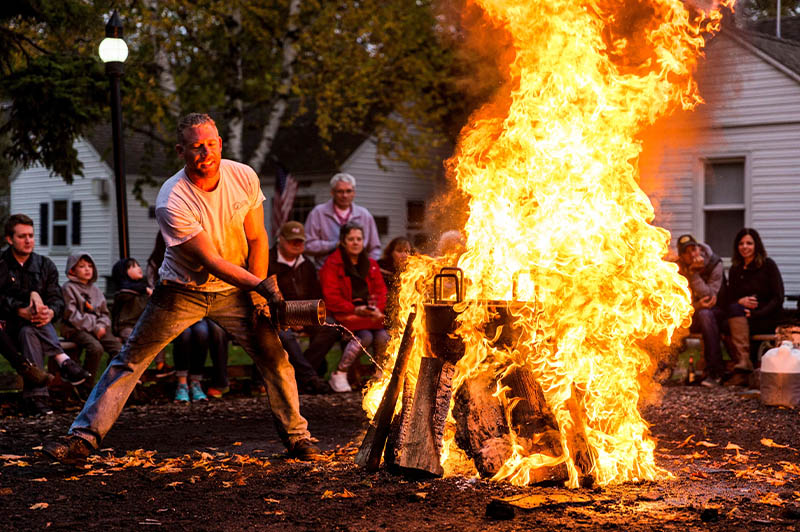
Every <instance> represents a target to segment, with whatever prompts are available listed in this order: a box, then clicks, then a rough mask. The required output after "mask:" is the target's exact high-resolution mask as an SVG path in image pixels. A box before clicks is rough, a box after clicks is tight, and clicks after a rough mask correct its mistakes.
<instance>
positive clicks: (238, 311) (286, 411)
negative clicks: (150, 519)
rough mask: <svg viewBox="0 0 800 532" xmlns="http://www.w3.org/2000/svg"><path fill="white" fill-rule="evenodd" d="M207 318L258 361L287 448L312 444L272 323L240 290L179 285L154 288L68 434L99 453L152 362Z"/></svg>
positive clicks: (292, 377) (273, 413)
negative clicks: (300, 442) (307, 441)
mask: <svg viewBox="0 0 800 532" xmlns="http://www.w3.org/2000/svg"><path fill="white" fill-rule="evenodd" d="M203 318H210V319H212V320H214V321H215V322H216V323H217V324H219V325H220V326H221V327H222V328H223V329H225V331H227V333H228V334H230V335H231V337H232V338H233V340H234V341H236V342H237V343H238V344H239V345H240V346H242V348H243V349H244V350H245V351H246V352H247V354H248V355H250V357H251V358H252V359H253V360H254V361H255V363H256V365H257V366H258V368H259V370H260V371H261V373H262V375H264V379H265V381H266V384H267V397H268V400H269V405H270V408H271V409H272V415H273V418H274V419H275V422H276V426H277V428H278V433H279V435H280V437H281V439H282V440H283V442H284V444H286V445H287V446H289V445H291V444H294V442H296V441H298V440H301V439H304V438H308V437H309V436H310V434H309V432H308V423H307V422H306V420H305V419H304V418H303V416H301V415H300V409H299V400H298V396H297V384H296V383H295V380H294V370H293V369H292V365H291V364H290V363H289V357H288V356H287V354H286V351H284V350H283V348H282V347H281V344H280V340H279V339H278V335H277V333H276V330H275V327H274V326H273V325H272V323H271V321H270V320H269V319H267V318H263V317H256V315H255V312H254V307H253V303H252V301H251V299H250V296H249V294H248V293H247V292H245V291H243V290H239V289H232V290H228V291H225V292H202V291H198V290H191V289H187V288H183V287H179V286H175V285H159V286H157V287H156V289H155V291H154V292H153V295H152V296H151V298H150V300H149V301H148V303H147V307H146V308H145V310H144V312H142V315H141V316H140V317H139V321H138V322H137V323H136V327H134V329H133V332H132V333H131V336H130V338H128V341H127V342H126V343H125V345H124V346H123V348H122V351H120V353H119V355H117V356H116V357H114V359H113V360H111V363H110V364H109V365H108V367H107V368H106V371H105V372H104V373H103V375H102V376H101V377H100V380H99V381H98V382H97V385H95V387H94V389H93V390H92V393H91V394H90V395H89V399H88V400H87V401H86V404H85V405H84V406H83V410H81V413H80V414H78V417H77V418H75V421H74V422H73V423H72V426H71V427H70V430H69V431H70V434H74V435H76V436H79V437H81V438H83V439H85V440H86V441H87V442H88V443H89V444H90V445H91V446H92V447H93V448H95V449H96V448H97V447H98V446H99V445H100V442H101V441H102V439H103V438H104V437H105V436H106V434H108V431H109V430H111V427H112V426H113V425H114V422H115V421H116V420H117V418H118V417H119V414H120V412H122V408H123V407H124V406H125V402H126V401H127V400H128V396H129V395H130V394H131V392H132V391H133V389H134V387H135V386H136V382H137V381H138V380H139V377H140V376H141V375H142V373H144V370H145V369H147V366H149V365H150V362H151V361H152V360H153V358H155V356H156V355H157V354H158V352H159V351H160V350H161V349H163V348H164V346H166V345H167V344H168V343H169V342H171V341H172V340H173V339H175V338H176V337H177V336H178V335H179V334H180V333H181V332H182V331H183V330H184V329H186V328H187V327H189V326H190V325H192V324H194V323H196V322H197V321H199V320H201V319H203Z"/></svg>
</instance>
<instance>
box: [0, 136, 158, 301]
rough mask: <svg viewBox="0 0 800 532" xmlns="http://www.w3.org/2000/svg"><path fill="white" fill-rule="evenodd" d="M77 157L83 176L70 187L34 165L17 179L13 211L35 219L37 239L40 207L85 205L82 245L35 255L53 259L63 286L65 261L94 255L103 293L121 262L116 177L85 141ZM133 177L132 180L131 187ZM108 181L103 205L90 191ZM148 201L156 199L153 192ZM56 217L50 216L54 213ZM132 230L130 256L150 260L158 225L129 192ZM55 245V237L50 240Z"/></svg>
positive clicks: (46, 249) (40, 250) (13, 184)
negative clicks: (61, 201)
mask: <svg viewBox="0 0 800 532" xmlns="http://www.w3.org/2000/svg"><path fill="white" fill-rule="evenodd" d="M75 148H76V149H77V150H78V158H79V159H80V160H81V162H82V163H83V174H84V177H76V178H75V180H74V181H73V183H72V184H71V185H68V184H66V183H65V182H64V181H63V180H62V179H61V178H60V177H58V176H53V175H52V174H51V172H50V170H48V169H46V168H44V167H41V166H34V167H31V168H28V169H26V170H23V171H21V172H20V173H19V174H17V175H16V176H15V177H14V178H13V180H12V182H11V187H10V188H11V193H10V197H11V209H10V212H12V213H16V212H21V213H25V214H27V215H29V216H30V217H31V218H32V219H33V223H34V228H35V230H36V234H38V233H39V228H40V220H39V204H40V203H43V202H46V201H50V200H53V199H68V200H70V201H80V202H81V244H80V246H66V247H61V248H56V247H53V246H52V245H51V246H41V245H38V244H37V247H36V252H37V253H41V254H42V255H46V256H48V257H50V258H51V259H52V260H53V262H54V263H55V264H56V267H57V268H58V270H59V275H60V282H61V283H62V284H63V283H64V282H66V280H67V278H66V273H65V271H64V270H65V268H66V263H67V257H68V256H69V255H70V254H72V253H75V252H77V251H85V252H88V253H89V254H91V255H92V257H93V258H94V260H95V263H96V265H97V271H98V274H99V278H98V286H99V287H100V289H101V290H105V287H106V282H105V278H104V276H105V275H110V274H111V267H112V266H113V264H114V262H115V261H116V260H117V258H118V246H117V222H116V207H115V204H114V183H113V172H112V171H111V169H110V168H109V167H108V165H107V164H105V162H104V161H103V160H102V159H101V158H100V156H99V155H98V154H97V152H96V151H95V150H94V148H93V147H92V146H91V145H90V144H89V143H88V142H86V141H85V140H79V141H77V142H76V143H75ZM135 178H136V177H135V176H129V177H128V182H130V183H132V182H133V180H135ZM94 179H102V180H106V181H107V184H106V190H107V192H108V195H107V198H106V199H105V200H102V199H100V198H99V197H98V196H97V195H96V194H95V193H94V192H93V191H92V180H94ZM147 196H149V197H152V198H153V199H154V198H155V195H154V192H153V191H152V190H150V191H148V193H147ZM50 216H51V217H52V212H51V213H50ZM128 217H129V221H128V231H129V233H130V239H131V242H130V248H131V255H132V256H133V257H136V258H137V259H138V260H140V261H146V260H147V256H148V255H149V254H150V251H151V250H152V246H153V241H154V239H155V230H156V224H155V220H148V219H147V208H145V207H142V206H141V205H139V203H138V202H137V201H136V200H135V199H133V195H132V193H131V192H130V186H129V191H128ZM50 238H51V242H52V235H51V237H50Z"/></svg>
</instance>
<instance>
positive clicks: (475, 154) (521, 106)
mask: <svg viewBox="0 0 800 532" xmlns="http://www.w3.org/2000/svg"><path fill="white" fill-rule="evenodd" d="M472 1H474V3H475V4H476V5H477V6H479V7H480V8H481V9H483V11H484V13H485V17H486V18H487V19H489V20H490V22H491V25H493V26H494V27H501V28H503V29H504V30H505V31H506V32H507V33H508V34H509V36H510V42H512V43H513V52H514V53H513V54H510V55H511V57H512V59H513V60H512V62H511V63H510V64H509V65H508V66H507V68H508V72H507V73H506V75H507V79H508V84H507V90H505V91H500V92H499V93H498V95H497V97H496V98H495V99H494V101H492V102H490V103H488V104H487V105H485V106H484V107H483V108H482V109H481V110H479V111H478V112H476V113H475V114H474V116H473V117H472V118H471V119H470V121H469V124H468V125H467V126H466V127H465V128H464V129H463V131H462V133H461V138H460V141H459V144H458V147H457V150H456V154H455V155H454V156H453V157H452V158H451V159H450V160H449V161H448V163H447V166H448V170H449V174H450V177H451V178H453V180H454V181H455V183H456V184H457V186H458V187H459V189H460V190H461V191H462V192H463V193H464V194H465V195H466V196H467V197H468V198H469V219H468V221H467V223H466V225H465V227H464V228H463V230H464V234H465V235H466V240H467V243H466V251H465V252H464V253H463V254H462V255H460V257H453V256H450V257H444V258H438V259H434V258H431V257H426V256H421V257H414V258H412V260H411V261H410V262H409V266H408V268H407V270H406V272H405V273H404V275H403V281H402V289H401V295H400V304H401V309H402V310H401V311H400V321H402V320H403V319H404V318H405V317H406V316H407V315H408V312H409V310H410V308H411V306H412V305H416V307H417V309H418V310H421V309H422V304H423V303H424V302H426V301H428V299H429V298H430V295H431V294H430V280H431V277H432V275H433V274H434V273H435V272H436V271H437V269H438V268H439V267H441V266H442V265H448V264H447V261H448V260H457V261H458V266H459V267H460V268H462V269H463V271H464V277H465V278H466V279H467V280H468V281H467V282H466V287H465V297H464V302H463V303H462V304H460V305H459V310H461V309H463V312H462V313H461V314H460V315H459V317H458V321H459V327H458V330H457V331H456V332H457V334H458V335H460V336H461V337H462V338H463V339H464V341H465V344H466V355H465V356H464V357H463V358H462V359H461V360H460V361H459V362H458V364H457V367H456V375H455V377H454V381H453V389H454V390H455V389H457V388H458V387H459V386H460V385H461V384H462V383H463V382H464V380H465V379H468V378H470V377H472V376H474V375H477V374H479V373H482V372H486V371H491V372H493V374H494V376H495V378H496V379H497V380H498V382H499V380H500V378H501V377H502V375H504V374H505V373H507V372H508V371H510V370H511V369H513V368H516V367H520V366H521V367H525V368H527V369H528V370H529V371H530V372H532V374H533V375H534V376H535V378H536V380H537V381H538V383H539V384H540V385H541V387H542V390H543V392H544V396H545V399H546V402H547V404H548V406H549V407H550V409H551V410H552V413H553V414H554V416H555V418H556V420H557V422H558V425H559V430H560V433H561V434H560V437H561V442H562V445H563V447H564V453H563V455H562V456H561V457H559V458H557V459H555V460H556V461H559V462H561V461H563V462H565V463H566V465H567V468H568V471H569V477H570V480H569V483H568V484H569V485H570V486H577V485H578V481H579V479H578V472H577V471H576V467H575V463H574V462H573V457H571V456H570V455H569V447H568V445H567V442H568V441H569V438H570V437H571V436H572V434H571V431H574V430H576V428H575V427H576V423H578V420H576V419H575V409H574V404H575V401H576V398H578V399H577V401H578V404H579V405H580V409H581V414H580V417H581V421H580V422H579V423H578V424H585V427H584V428H583V429H582V430H583V432H584V433H585V437H586V440H587V442H588V444H589V447H590V448H591V450H592V453H593V456H594V468H593V470H592V471H591V475H592V477H593V478H594V480H595V481H596V482H597V483H599V484H601V485H605V484H609V483H618V482H624V481H630V480H644V479H656V478H659V477H660V476H662V475H664V473H663V472H662V471H661V470H660V469H659V468H658V467H657V466H656V465H655V462H654V457H653V450H654V447H655V444H654V442H653V440H652V439H651V438H650V437H649V434H648V428H647V424H646V422H645V421H644V420H643V419H642V417H641V416H640V414H639V411H638V405H639V399H640V391H641V385H640V382H641V380H642V378H643V376H647V375H648V374H649V372H650V368H651V366H652V356H651V353H649V352H648V350H647V349H646V348H645V342H652V341H653V340H654V339H657V340H658V341H660V342H661V343H663V344H668V343H669V342H670V341H671V338H672V335H673V333H674V332H675V331H676V329H678V328H680V327H685V326H687V325H688V323H689V320H690V316H691V311H692V308H691V305H690V298H689V292H688V289H687V286H686V282H685V281H684V280H683V279H682V278H681V277H680V276H679V274H678V272H677V267H676V266H675V265H674V264H671V263H668V262H665V261H664V260H663V257H664V256H665V255H666V254H667V251H668V243H669V234H668V232H667V231H666V230H664V229H661V228H657V227H654V226H652V225H650V222H651V221H652V220H653V217H654V212H653V207H652V205H651V203H650V201H649V200H648V198H647V196H646V195H645V194H644V193H643V192H642V191H641V189H640V188H639V185H638V172H637V163H638V157H639V155H640V151H641V142H640V141H639V140H637V134H639V133H640V131H641V129H642V128H644V127H645V126H648V125H650V124H652V123H653V122H654V121H656V120H657V119H658V118H659V117H661V116H664V115H666V114H668V113H670V112H671V111H673V110H676V109H678V108H683V109H691V108H692V107H693V106H695V105H697V104H698V103H700V101H701V100H700V97H699V95H698V93H697V87H696V85H695V82H694V80H693V77H692V73H693V71H694V69H695V67H696V64H697V60H698V57H699V56H700V54H701V50H702V47H703V45H704V33H706V32H713V31H716V30H717V29H718V27H719V23H720V19H721V15H720V13H719V11H718V10H717V9H709V10H702V9H700V8H698V7H696V6H695V5H693V4H691V5H690V4H687V3H686V2H683V1H681V0H527V1H522V0H472ZM727 3H732V2H730V1H729V2H727ZM450 265H452V264H450ZM517 285H518V286H517ZM487 300H515V301H523V302H525V303H524V304H523V305H520V306H517V307H515V308H516V309H517V310H515V311H514V315H515V316H516V317H517V321H516V327H518V328H519V329H520V330H521V331H522V332H521V334H520V338H521V340H520V341H517V342H515V343H513V344H512V345H511V346H510V347H500V348H498V347H496V346H495V344H494V343H493V342H492V340H493V339H492V338H487V337H486V335H484V329H485V327H484V325H485V324H486V323H487V322H488V321H489V319H490V316H489V309H488V307H487V305H486V304H485V302H486V301H487ZM481 302H484V303H483V304H482V303H481ZM421 314H422V313H421V312H420V313H419V314H418V316H417V320H416V322H415V324H414V332H415V343H414V351H413V353H414V354H413V358H412V363H411V364H410V365H409V368H410V373H411V376H410V385H413V384H414V377H413V374H414V371H415V368H416V367H418V365H419V359H420V357H422V356H430V354H427V355H426V344H425V330H424V321H423V319H422V316H421ZM400 332H402V331H400ZM398 344H399V334H395V335H394V336H393V341H392V345H391V346H390V349H389V351H390V352H396V348H397V345H398ZM387 380H388V376H386V377H384V379H383V380H382V381H381V382H379V383H377V384H375V385H373V386H372V387H371V388H370V390H369V391H368V392H367V395H366V396H365V401H364V406H365V409H366V410H367V412H368V413H369V415H370V416H372V415H374V413H375V410H376V405H377V404H378V402H379V400H380V397H381V392H382V391H383V389H384V387H385V385H386V383H387ZM507 391H508V390H507V388H504V387H503V386H501V385H498V389H497V393H496V396H497V397H498V398H499V399H500V400H501V403H502V404H505V405H508V404H511V403H512V402H513V400H514V399H513V398H511V397H507ZM570 403H572V405H573V407H572V408H570V406H569V404H570ZM452 434H453V429H452V419H451V427H450V430H448V431H447V433H446V441H445V453H444V457H443V462H444V465H445V468H446V470H447V471H451V472H452V471H456V470H459V471H462V470H463V469H462V468H463V466H464V462H465V457H464V455H463V453H460V452H459V450H458V449H457V447H456V446H455V445H454V444H453V436H452ZM512 437H513V434H512ZM513 449H514V452H513V454H512V456H511V457H510V458H509V459H508V460H507V461H506V462H505V465H504V466H503V467H502V468H501V470H500V471H499V472H498V473H497V475H496V476H495V479H505V480H508V481H510V482H513V483H516V484H527V483H529V482H530V481H531V476H530V471H531V470H533V469H535V468H536V467H539V466H541V465H542V464H548V463H553V461H554V458H553V457H548V456H545V455H531V456H526V455H525V451H524V446H521V445H514V446H513Z"/></svg>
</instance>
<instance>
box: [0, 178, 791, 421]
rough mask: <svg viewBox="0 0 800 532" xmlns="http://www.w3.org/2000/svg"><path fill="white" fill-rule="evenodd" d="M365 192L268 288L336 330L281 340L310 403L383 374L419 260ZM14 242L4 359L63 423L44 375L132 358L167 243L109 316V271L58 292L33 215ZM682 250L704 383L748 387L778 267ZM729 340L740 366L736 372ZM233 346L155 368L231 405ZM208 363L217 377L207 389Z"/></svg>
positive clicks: (300, 243) (276, 260)
mask: <svg viewBox="0 0 800 532" xmlns="http://www.w3.org/2000/svg"><path fill="white" fill-rule="evenodd" d="M355 184H356V183H355V179H354V178H353V177H352V176H351V175H349V174H337V175H335V176H334V177H333V179H332V180H331V196H332V198H331V200H330V201H328V202H326V203H323V204H321V205H318V206H317V207H315V208H314V209H313V210H312V212H311V213H310V214H309V216H308V219H307V220H306V223H305V225H304V224H302V223H300V222H297V221H290V222H287V223H285V224H284V225H283V226H282V227H281V228H280V230H279V231H278V234H277V235H276V242H275V243H274V245H273V246H272V248H271V249H270V250H269V273H268V275H269V276H272V275H274V276H276V279H277V284H278V287H279V288H280V291H281V292H282V294H283V297H284V298H285V299H286V300H289V301H291V300H310V299H323V300H324V301H325V305H326V307H327V321H326V323H325V325H321V326H305V327H292V328H289V329H287V330H281V331H279V333H278V336H279V338H280V341H281V343H282V345H283V347H284V349H285V350H286V352H287V354H288V357H289V361H290V362H291V364H292V366H293V368H294V372H295V378H296V381H297V386H298V390H299V391H300V393H314V394H319V393H332V392H347V391H351V381H350V379H349V378H348V370H349V369H350V367H351V366H352V365H353V364H354V363H355V362H356V361H357V360H358V359H359V358H360V357H361V355H362V353H364V352H365V350H367V349H369V350H371V351H372V354H371V357H372V359H373V360H374V361H376V363H377V365H378V367H379V366H380V364H381V362H382V360H383V358H384V355H385V352H386V347H387V343H388V341H389V334H388V332H387V327H388V324H389V319H388V318H387V315H390V314H391V313H392V312H393V311H394V308H395V306H396V304H397V291H398V275H399V273H400V272H401V271H402V269H403V268H404V265H405V264H406V260H407V258H408V255H409V254H410V253H412V252H413V249H412V245H411V242H410V241H409V240H408V239H407V238H405V237H397V238H395V239H393V240H392V241H391V242H390V243H389V244H388V245H387V246H386V247H385V248H384V249H383V250H382V251H381V245H380V241H379V239H378V230H377V227H376V224H375V220H374V219H373V217H372V215H371V214H370V213H369V211H367V209H365V208H363V207H360V206H358V205H356V204H355V203H354V202H353V199H354V197H355ZM460 238H461V237H460V235H459V234H458V233H457V232H456V233H455V234H452V233H447V234H445V235H443V238H442V243H441V245H444V246H447V245H451V243H450V242H449V240H452V239H455V240H456V241H459V240H460ZM5 239H6V242H7V244H8V247H7V248H6V250H5V251H4V252H3V253H2V255H0V294H1V295H0V298H1V299H0V352H2V354H3V355H4V356H5V357H6V359H8V360H9V362H10V363H11V365H12V366H13V367H14V369H15V370H17V372H18V373H19V374H20V375H22V377H23V380H24V387H23V392H22V396H23V402H24V406H25V409H26V411H27V412H30V413H32V414H46V413H50V412H51V411H52V410H51V408H50V405H49V402H48V386H47V385H48V383H49V382H50V380H51V379H52V378H53V376H52V375H50V374H49V373H47V372H46V371H45V369H44V368H45V367H46V365H45V362H46V361H47V359H48V358H52V359H53V360H54V361H55V365H56V366H57V367H58V371H59V373H60V374H61V377H62V379H63V380H65V381H67V382H69V383H71V384H72V385H74V386H76V387H78V389H79V390H80V391H81V392H82V393H83V394H84V395H85V396H86V395H88V394H89V393H90V392H91V390H92V386H93V383H94V381H95V380H96V378H97V377H98V376H99V372H100V371H101V367H100V365H101V360H102V358H103V354H104V353H108V354H109V356H110V357H114V356H116V355H117V354H118V353H119V352H120V350H121V349H122V346H123V344H124V343H125V341H126V340H127V338H128V337H129V336H130V335H131V333H132V331H133V329H134V327H135V326H136V323H137V320H138V319H139V316H140V314H141V313H142V312H143V310H144V308H145V307H146V305H147V301H148V298H149V297H150V295H151V294H152V293H153V290H154V288H155V287H156V286H157V285H158V284H159V283H160V282H162V281H161V280H160V274H159V272H160V270H161V268H162V263H163V262H164V257H165V253H167V246H166V245H165V242H164V238H163V237H162V235H161V233H159V234H158V235H157V237H156V242H155V246H154V249H153V252H152V253H151V255H150V257H149V258H148V260H147V264H146V265H145V268H144V269H143V268H142V267H141V265H140V264H139V263H138V262H137V261H136V260H135V259H132V258H125V259H121V260H119V261H118V262H117V263H116V264H115V265H114V266H113V268H112V272H111V282H112V284H113V287H114V291H113V303H112V304H109V303H108V302H107V301H106V298H105V295H104V294H103V292H102V291H101V290H100V289H99V288H98V286H97V284H96V282H97V279H98V271H97V267H96V264H95V262H94V260H93V259H92V257H91V255H90V254H88V253H76V254H74V255H71V256H70V257H69V258H68V260H67V264H66V276H67V279H68V280H67V282H66V283H65V284H64V285H63V286H59V281H58V279H59V276H58V272H57V270H56V266H55V265H54V264H53V262H52V261H51V260H50V259H49V258H47V257H44V256H42V255H39V254H37V253H35V252H34V241H35V239H34V227H33V221H32V220H31V219H30V218H29V217H28V216H26V215H24V214H15V215H12V216H11V217H10V218H9V219H8V221H7V223H6V224H5ZM677 251H678V258H677V263H678V266H679V272H680V273H681V274H682V275H683V276H685V277H686V278H687V280H688V283H689V288H690V290H691V293H692V304H693V306H694V309H695V312H694V315H693V319H692V325H691V330H692V331H693V332H696V333H700V334H701V335H702V338H703V354H704V358H705V362H706V369H705V374H704V375H703V378H702V380H701V382H702V384H704V385H707V386H714V385H718V384H722V383H727V384H744V383H746V382H747V380H748V375H749V374H750V373H751V372H752V371H753V369H754V366H755V365H757V364H758V360H757V356H756V354H757V343H754V342H751V336H752V335H753V334H759V333H773V332H774V331H775V327H776V325H777V322H778V320H779V318H780V313H781V310H782V306H783V299H784V293H783V282H782V280H781V274H780V272H779V270H778V267H777V265H776V264H775V262H774V261H772V259H770V258H769V257H767V254H766V251H765V249H764V245H763V243H762V241H761V238H760V236H759V234H758V232H757V231H755V230H754V229H748V228H745V229H742V230H741V231H740V232H739V234H738V235H737V236H736V239H735V242H734V245H733V250H732V264H731V268H730V271H729V272H728V274H727V277H726V275H725V272H724V268H723V263H722V259H721V258H720V256H719V255H718V254H716V253H715V252H714V251H713V250H712V249H711V248H710V247H709V246H708V245H707V244H704V243H701V242H697V241H696V240H695V239H694V237H692V236H691V235H682V236H681V237H679V238H678V240H677ZM59 321H60V325H59V328H60V330H59V331H57V329H56V324H58V322H59ZM339 325H341V326H343V327H345V328H346V329H347V332H343V331H344V330H343V329H342V327H339ZM351 333H352V335H351ZM60 337H61V338H60ZM303 338H305V339H306V341H305V342H302V341H301V340H302V339H303ZM62 339H63V340H65V341H67V342H71V343H74V344H76V345H77V352H78V353H79V354H80V353H82V354H83V361H82V364H79V362H78V360H74V359H72V358H71V357H70V356H69V355H68V354H67V353H65V352H64V349H63V347H62V346H63V344H62ZM722 341H724V342H725V344H726V347H727V350H728V353H729V354H730V359H731V360H730V362H728V363H727V364H726V363H724V361H723V355H722ZM229 343H230V342H229V338H228V336H227V334H226V333H225V331H224V330H223V329H222V328H221V327H220V326H219V325H218V324H217V323H215V322H214V321H212V320H210V319H202V320H201V321H198V322H197V323H195V324H193V325H191V326H190V327H189V328H187V329H186V330H184V331H183V332H181V333H180V334H179V335H178V337H177V338H176V339H175V340H174V342H173V344H172V361H173V364H174V367H170V366H169V365H168V361H167V360H166V356H165V350H162V351H161V352H160V353H159V355H158V356H157V357H156V359H155V361H154V369H155V373H156V375H158V376H160V377H163V376H167V375H171V374H173V373H174V376H175V380H176V387H175V392H174V400H175V401H177V402H186V403H188V402H197V401H207V400H208V397H209V396H211V397H214V398H220V397H222V396H223V395H224V394H225V393H227V392H228V391H229V390H230V384H229V380H228V366H227V364H228V352H229ZM304 343H305V346H304ZM337 344H339V345H340V346H341V351H342V354H341V358H340V359H339V361H338V364H337V365H336V367H335V368H333V370H332V371H330V372H329V371H328V364H327V358H326V357H327V354H328V353H329V352H330V351H331V349H332V348H333V347H334V346H335V345H337ZM209 354H210V357H211V362H212V370H211V378H210V380H209V382H207V383H206V385H205V387H204V383H203V377H204V374H205V366H206V358H207V356H208V355H209ZM326 375H329V377H328V379H324V377H325V376H326ZM254 379H255V386H254V390H255V391H256V393H257V394H259V395H260V394H265V390H264V383H263V381H262V380H261V379H260V376H259V375H258V371H257V370H255V369H254Z"/></svg>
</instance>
